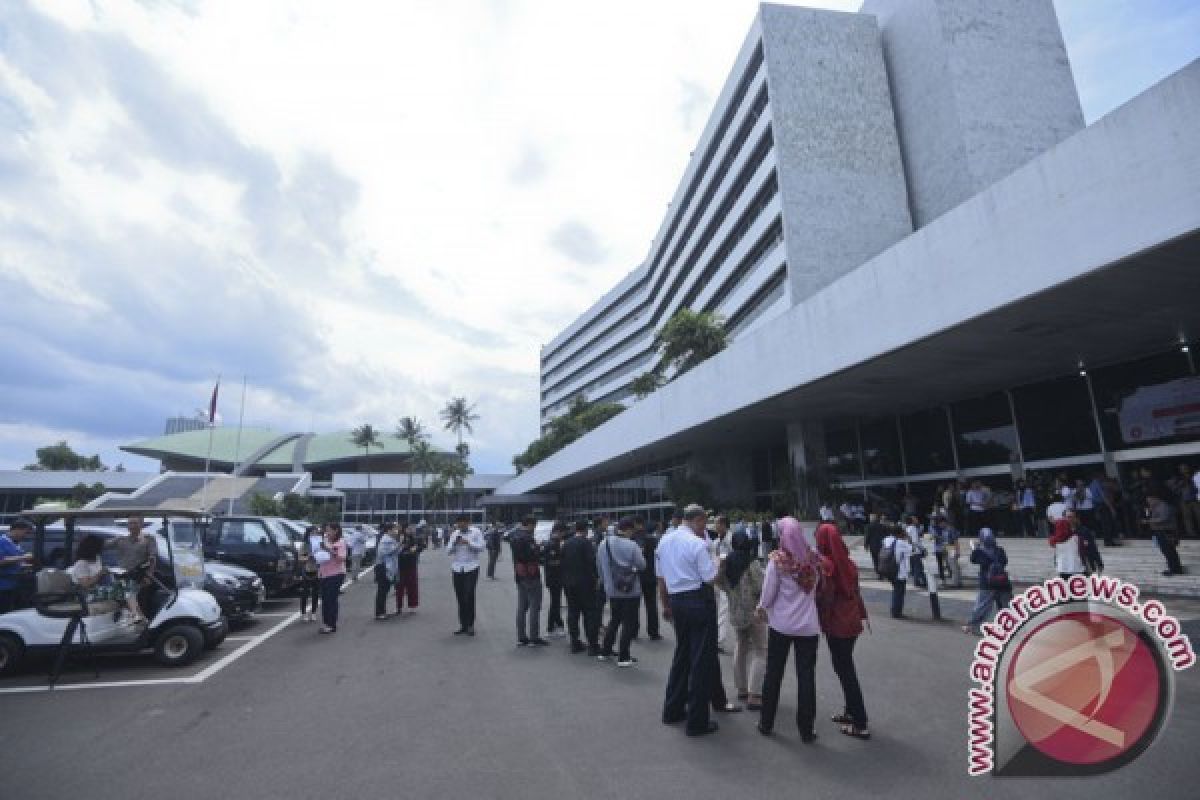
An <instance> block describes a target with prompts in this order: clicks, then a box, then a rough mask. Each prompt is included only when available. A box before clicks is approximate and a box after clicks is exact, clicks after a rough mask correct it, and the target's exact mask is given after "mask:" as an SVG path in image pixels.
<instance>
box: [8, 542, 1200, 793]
mask: <svg viewBox="0 0 1200 800" xmlns="http://www.w3.org/2000/svg"><path fill="white" fill-rule="evenodd" d="M425 561H427V562H428V563H426V564H425V565H424V566H423V572H422V579H421V608H420V611H419V612H418V613H417V614H415V615H411V616H409V615H406V616H404V617H400V618H396V617H393V618H391V619H389V620H387V621H385V622H376V621H375V620H374V619H373V614H372V603H373V599H374V586H373V585H372V584H371V583H369V578H368V581H365V582H363V583H360V584H359V585H356V586H354V587H352V588H350V589H349V590H348V592H347V593H346V594H345V595H344V596H343V615H342V622H341V624H340V625H339V630H338V633H337V634H335V635H333V636H320V635H317V633H316V629H317V626H316V625H315V624H313V623H304V622H299V621H295V620H293V619H292V618H291V615H292V614H293V613H294V612H295V610H296V607H297V606H296V604H295V602H294V601H289V602H287V603H286V604H273V605H272V607H271V608H269V609H267V613H272V614H274V613H281V614H286V615H287V616H280V617H264V618H262V619H260V620H257V621H256V622H255V623H254V624H253V625H252V626H250V627H249V628H247V629H244V630H242V631H239V632H235V633H234V634H233V635H234V636H250V637H254V638H252V639H247V640H234V641H230V642H228V643H227V644H225V645H222V646H221V647H220V648H218V650H217V651H216V652H215V653H213V654H210V655H208V656H207V657H206V658H205V659H204V662H203V663H198V664H196V665H195V666H194V667H189V668H188V669H187V670H186V673H187V674H186V676H185V675H182V674H180V673H181V672H182V671H179V672H173V671H164V670H162V669H161V668H159V667H157V666H155V665H154V664H153V662H152V661H149V663H147V664H140V665H139V664H130V663H126V661H124V660H122V661H120V662H114V663H111V664H108V663H106V664H104V665H102V667H101V678H100V681H99V682H95V679H94V678H92V677H91V675H90V673H89V674H84V675H80V674H78V671H75V672H73V673H72V676H71V679H70V680H71V685H72V686H84V685H87V684H88V683H89V682H94V683H98V684H109V685H111V686H109V687H107V688H98V689H96V690H94V691H89V690H84V689H79V690H71V691H57V690H56V691H54V692H46V691H45V690H44V689H38V690H37V691H32V692H30V691H22V692H18V693H8V694H0V721H2V723H0V752H2V753H4V759H5V763H8V764H12V765H17V768H15V769H12V770H10V771H9V773H8V775H7V776H6V780H5V783H4V784H3V786H4V790H3V791H0V796H2V797H4V798H6V799H7V798H9V797H12V798H20V800H40V799H41V798H63V797H75V796H86V797H90V798H96V797H114V798H117V797H119V798H162V797H170V798H172V800H174V799H175V798H205V800H208V799H209V798H211V797H212V796H213V795H214V794H216V795H225V796H230V797H252V798H297V797H345V796H355V795H363V796H371V795H379V794H389V795H394V796H399V797H404V798H427V797H439V798H457V797H464V796H471V795H482V796H486V797H494V798H542V797H545V798H556V799H557V798H575V797H601V798H613V799H614V800H618V799H619V800H627V798H633V797H656V798H662V797H680V796H686V797H691V798H710V797H711V798H729V797H750V796H761V797H767V796H775V795H779V796H785V795H786V796H792V795H799V796H804V797H810V798H825V797H828V798H846V797H865V796H878V795H885V794H886V795H889V796H893V797H920V798H922V800H925V799H926V798H933V799H938V798H948V799H949V798H954V799H955V800H957V799H958V798H963V797H968V796H977V797H988V798H993V797H995V798H1013V799H1014V800H1017V799H1020V800H1024V799H1025V798H1039V797H1054V798H1055V800H1061V799H1062V798H1076V797H1079V798H1083V797H1089V798H1094V797H1112V798H1128V797H1134V796H1145V797H1155V798H1189V799H1190V798H1194V797H1195V796H1196V792H1195V786H1196V785H1197V783H1198V782H1200V762H1198V761H1197V760H1196V758H1195V742H1196V741H1197V740H1198V739H1200V670H1197V669H1192V670H1189V671H1187V672H1183V673H1180V674H1179V675H1178V679H1177V682H1176V704H1175V708H1174V712H1173V714H1172V716H1171V719H1170V721H1169V727H1168V729H1167V731H1166V733H1165V734H1164V736H1163V737H1162V738H1161V739H1160V740H1159V741H1158V742H1157V743H1156V744H1155V745H1154V746H1153V747H1152V748H1151V749H1150V750H1149V751H1148V752H1147V753H1146V754H1145V755H1143V756H1142V757H1141V758H1139V759H1138V760H1137V761H1136V762H1134V763H1133V764H1131V765H1129V766H1127V767H1125V768H1123V769H1121V770H1119V771H1117V772H1114V773H1110V774H1108V775H1104V776H1100V777H1097V778H1091V779H1063V778H1058V779H1007V780H1005V779H995V778H974V779H973V778H969V777H968V776H967V774H966V761H967V759H966V753H967V746H966V741H967V738H966V707H967V703H966V696H967V695H966V693H967V689H968V686H969V679H968V672H967V669H968V667H967V665H968V663H969V659H970V655H971V651H972V648H973V647H974V643H975V640H974V639H973V638H972V637H969V636H964V635H963V634H962V633H961V632H960V631H959V630H958V623H959V622H960V621H961V617H958V618H957V619H956V618H954V617H953V615H954V614H957V613H959V611H960V610H962V608H963V607H964V606H965V602H963V601H962V600H961V599H958V598H953V597H948V598H947V600H946V602H945V603H944V604H943V605H944V611H946V613H947V615H948V616H949V617H950V618H948V619H946V620H944V621H941V622H935V621H932V620H930V619H928V606H927V603H926V602H925V598H924V597H923V596H914V597H912V598H910V600H911V603H910V606H909V610H910V612H911V613H912V614H913V618H912V619H908V620H892V619H891V618H890V617H888V616H887V613H886V605H885V604H886V598H887V594H886V592H882V591H878V590H876V589H875V588H873V587H870V586H868V588H867V590H866V592H865V594H866V599H867V603H868V606H869V609H870V611H871V614H872V629H871V632H870V633H869V634H867V635H864V636H863V637H862V639H861V641H860V643H859V647H858V649H857V650H856V660H857V661H858V665H859V673H860V677H861V680H862V683H863V686H864V691H865V695H866V702H867V707H868V711H869V713H870V715H871V728H872V733H873V738H872V740H871V741H870V742H861V741H857V740H853V739H849V738H847V737H844V736H840V735H839V734H838V733H837V730H836V728H835V727H834V726H833V725H832V724H830V722H829V715H830V714H831V713H833V712H835V711H838V710H840V704H841V698H840V690H839V687H838V684H837V681H836V678H835V677H834V675H833V674H832V670H831V669H830V667H829V657H828V651H827V650H826V649H825V648H824V646H822V648H821V650H820V653H819V655H818V663H817V676H818V677H817V700H818V717H817V725H818V732H819V734H820V738H819V739H818V741H817V743H816V744H815V745H812V746H806V745H803V744H801V743H800V741H799V736H798V735H797V732H796V730H795V727H794V725H793V724H792V723H791V718H792V714H793V710H794V698H795V689H794V684H793V682H792V678H791V676H790V675H789V676H788V677H787V679H786V680H785V684H784V693H783V701H782V703H781V708H780V713H779V723H778V725H777V728H776V733H775V735H774V736H773V737H771V738H769V739H765V738H763V737H762V736H760V735H759V734H758V733H757V731H756V730H755V724H756V722H757V715H754V714H751V713H740V714H730V715H718V719H719V722H720V723H721V730H720V731H719V732H718V733H717V734H716V735H714V736H711V737H706V738H705V739H699V740H698V739H689V738H687V737H685V736H684V735H683V734H682V732H681V731H680V730H679V729H677V728H675V727H667V726H664V725H662V724H661V722H660V720H659V716H660V713H661V703H662V693H663V687H664V684H665V677H666V672H667V668H668V664H669V660H670V656H671V652H672V643H671V639H670V636H671V632H670V628H669V626H668V627H666V628H665V629H664V635H665V636H666V637H667V638H666V639H665V640H664V641H661V642H649V641H647V640H646V639H644V638H643V639H641V640H639V641H638V642H636V643H635V645H634V655H636V656H637V657H638V658H639V659H640V663H639V664H638V666H637V667H636V668H635V669H629V670H618V669H616V668H615V667H614V666H612V665H611V664H601V663H597V662H596V661H595V660H594V659H588V658H586V657H585V656H573V655H571V654H569V652H568V650H567V646H566V643H565V641H562V640H558V641H555V642H553V643H552V646H551V647H548V648H542V649H518V648H516V647H515V646H514V644H515V634H514V630H513V627H514V626H513V617H514V609H515V589H514V586H513V583H512V580H511V571H510V567H509V566H508V564H506V563H505V564H502V565H501V568H500V570H499V573H498V574H500V575H502V576H503V577H502V579H501V580H498V581H494V582H493V581H488V580H486V579H484V580H482V581H481V582H480V586H479V618H478V624H477V628H478V632H479V635H478V636H476V637H474V638H468V637H461V636H453V635H451V631H452V630H453V628H454V627H455V622H454V600H453V594H452V592H451V587H450V581H449V577H448V575H447V574H446V569H445V562H444V559H441V558H439V557H438V555H437V554H432V557H431V556H427V557H426V559H425ZM272 629H277V630H274V632H273V633H271V631H272ZM268 633H271V635H269V636H268V635H267V634H268ZM260 637H264V638H260ZM255 641H257V642H258V644H252V643H253V642H255ZM239 654H240V655H239ZM230 656H236V658H234V659H233V660H232V661H225V659H228V658H229V657H230ZM217 665H222V666H220V668H219V669H214V667H216V666H217ZM723 671H724V675H725V683H726V688H727V689H729V690H732V688H733V686H732V682H731V681H732V669H731V666H730V664H729V660H728V659H727V658H726V659H724V661H723ZM206 673H207V674H206ZM164 674H165V675H166V678H167V680H165V681H162V682H160V683H148V682H147V681H149V680H155V679H161V678H163V676H164ZM118 676H121V680H124V681H125V682H124V683H122V682H121V680H117V677H118ZM201 676H203V677H202V679H201ZM176 679H179V680H176ZM31 681H32V682H33V683H38V682H39V681H43V682H44V675H42V676H39V675H34V674H29V675H24V676H20V677H19V678H18V679H15V680H14V681H5V682H4V683H3V686H4V688H18V687H15V686H14V685H13V683H16V682H20V683H22V684H24V685H28V684H29V682H31ZM64 765H68V766H69V768H64Z"/></svg>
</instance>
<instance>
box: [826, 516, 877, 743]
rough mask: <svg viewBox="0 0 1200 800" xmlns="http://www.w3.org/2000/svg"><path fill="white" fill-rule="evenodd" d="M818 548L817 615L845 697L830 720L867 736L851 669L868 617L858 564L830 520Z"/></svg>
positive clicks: (863, 708)
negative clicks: (860, 588) (841, 706)
mask: <svg viewBox="0 0 1200 800" xmlns="http://www.w3.org/2000/svg"><path fill="white" fill-rule="evenodd" d="M817 552H818V553H820V555H821V569H822V572H823V574H824V580H822V581H821V586H820V589H819V590H818V591H817V615H818V616H819V617H820V619H821V632H822V633H824V634H825V641H826V642H827V643H828V644H829V655H830V657H831V658H832V660H833V671H834V672H836V673H837V676H838V681H840V682H841V684H842V694H843V695H845V700H846V705H845V708H844V710H843V711H842V713H841V714H835V715H834V717H833V721H834V722H835V723H837V724H838V725H840V726H841V729H842V733H844V734H846V735H847V736H853V737H855V738H856V739H870V738H871V733H870V731H869V730H867V707H866V706H865V705H864V704H863V696H862V688H861V687H860V686H859V684H858V672H857V671H856V670H855V669H854V643H855V642H857V641H858V636H859V634H861V633H862V632H863V620H864V619H866V618H867V607H866V606H865V605H864V604H863V600H862V594H860V593H859V590H858V567H857V566H855V564H854V562H853V561H851V560H850V553H849V551H848V550H846V543H845V542H843V541H842V535H841V534H840V533H838V529H837V526H836V525H834V524H832V523H828V522H826V523H822V524H821V525H820V526H818V527H817Z"/></svg>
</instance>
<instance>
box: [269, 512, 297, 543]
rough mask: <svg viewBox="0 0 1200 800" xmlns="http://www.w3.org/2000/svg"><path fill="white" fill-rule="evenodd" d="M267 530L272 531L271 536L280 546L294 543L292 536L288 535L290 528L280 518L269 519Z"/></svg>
mask: <svg viewBox="0 0 1200 800" xmlns="http://www.w3.org/2000/svg"><path fill="white" fill-rule="evenodd" d="M267 530H269V531H270V532H271V538H273V539H274V540H275V544H277V545H279V546H280V547H288V546H290V545H291V544H292V537H291V536H289V535H288V529H287V528H286V527H284V525H283V523H282V522H280V521H279V520H277V519H269V520H267Z"/></svg>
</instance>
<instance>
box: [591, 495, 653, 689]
mask: <svg viewBox="0 0 1200 800" xmlns="http://www.w3.org/2000/svg"><path fill="white" fill-rule="evenodd" d="M632 535H633V517H622V518H621V520H620V522H618V523H617V535H616V536H606V537H604V541H603V542H601V543H600V545H599V547H598V548H597V550H596V570H597V572H599V573H600V580H601V582H602V583H603V584H604V593H605V594H606V595H608V601H609V606H610V608H611V613H610V614H609V625H608V628H607V629H606V630H605V631H604V642H603V643H602V644H601V645H600V653H599V655H597V656H596V659H597V660H598V661H608V660H609V659H611V658H613V650H612V648H613V642H614V641H616V640H617V633H618V631H619V632H620V634H621V638H620V642H619V644H618V645H617V647H618V650H617V653H616V658H617V666H618V667H632V666H633V665H634V664H636V663H637V659H636V658H634V657H633V656H632V655H630V653H629V643H630V642H631V641H632V640H633V634H634V631H636V630H637V626H638V609H639V608H641V605H642V582H641V581H640V580H639V579H638V573H639V572H641V571H642V570H645V569H646V558H645V556H643V555H642V549H641V548H640V547H638V546H637V543H636V542H634V541H632V540H631V539H630V537H631V536H632Z"/></svg>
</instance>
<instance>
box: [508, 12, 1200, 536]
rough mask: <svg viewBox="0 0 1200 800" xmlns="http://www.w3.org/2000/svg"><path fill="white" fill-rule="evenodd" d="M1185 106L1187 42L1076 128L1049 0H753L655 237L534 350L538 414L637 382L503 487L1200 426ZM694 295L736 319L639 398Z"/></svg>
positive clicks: (1095, 451) (775, 467) (1016, 474)
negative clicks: (709, 348)
mask: <svg viewBox="0 0 1200 800" xmlns="http://www.w3.org/2000/svg"><path fill="white" fill-rule="evenodd" d="M1198 124H1200V65H1198V64H1197V63H1192V64H1191V65H1189V66H1188V67H1186V68H1185V69H1183V70H1181V71H1180V72H1179V73H1177V74H1175V75H1173V76H1171V77H1169V78H1168V79H1166V80H1164V81H1163V82H1162V83H1160V84H1158V85H1157V86H1154V87H1152V88H1150V89H1149V90H1147V91H1146V92H1145V93H1143V94H1142V95H1140V96H1139V97H1137V98H1135V99H1133V100H1132V101H1130V102H1129V103H1127V104H1126V105H1125V106H1123V107H1122V108H1120V109H1117V110H1116V111H1114V112H1112V113H1111V114H1110V115H1108V116H1107V117H1105V118H1104V119H1102V120H1100V121H1098V122H1096V123H1095V124H1093V125H1092V126H1090V127H1088V128H1086V129H1085V128H1084V124H1083V115H1082V112H1081V110H1080V105H1079V100H1078V97H1077V94H1076V91H1075V86H1074V80H1073V77H1072V74H1071V68H1070V63H1069V61H1068V59H1067V54H1066V49H1065V47H1064V45H1063V40H1062V35H1061V32H1060V30H1059V27H1058V23H1057V19H1056V17H1055V14H1054V8H1053V5H1052V2H1051V0H1010V1H1009V2H1004V3H995V2H989V1H988V0H867V2H866V4H865V6H864V8H863V10H862V12H860V13H839V12H829V11H815V10H810V9H805V8H796V7H788V6H778V5H763V6H761V7H760V10H759V13H758V14H757V16H756V18H755V20H754V23H753V25H752V26H751V30H750V33H749V34H748V36H747V37H746V40H745V42H744V44H743V45H742V48H741V50H740V52H739V54H738V56H737V59H736V61H735V63H734V67H733V70H732V71H731V73H730V77H729V79H728V81H727V82H726V84H725V87H724V89H723V90H722V92H721V94H720V96H719V98H718V100H717V103H716V107H715V109H714V111H713V114H712V117H711V119H710V120H709V122H708V124H707V126H706V127H705V129H704V132H703V134H702V136H701V139H700V142H699V144H698V145H697V147H696V149H695V151H694V153H693V155H692V159H691V161H690V163H689V165H688V168H687V170H686V172H685V173H684V176H683V178H682V180H681V181H680V184H679V188H678V190H677V191H676V193H675V196H674V198H673V199H672V201H671V203H670V206H669V208H668V212H667V215H666V217H665V218H664V220H663V221H662V224H661V226H660V229H659V232H658V235H657V236H656V237H655V239H654V243H653V245H652V247H651V249H650V252H649V254H648V255H647V258H646V260H645V262H644V263H642V264H641V265H640V266H638V267H637V268H636V269H634V270H633V271H632V272H631V273H630V274H629V275H628V276H627V277H626V278H625V279H624V280H622V281H621V282H620V283H619V284H618V285H617V286H616V287H615V288H614V289H613V290H612V291H610V292H609V293H608V294H606V295H605V296H604V297H603V298H601V299H600V300H599V301H598V302H597V303H596V304H595V305H594V306H592V307H591V308H590V309H588V310H587V311H586V312H585V313H584V314H583V315H582V316H580V317H579V319H577V320H576V321H575V322H573V323H572V324H571V325H570V326H568V327H567V329H566V330H564V331H563V332H562V333H561V334H559V335H558V336H557V337H556V338H555V339H554V340H553V341H552V342H550V343H549V344H548V345H547V346H546V347H545V348H544V349H543V351H542V375H541V378H542V383H541V415H542V420H543V423H544V422H546V421H548V420H549V419H551V418H553V416H555V415H556V414H557V413H559V412H560V411H561V409H562V408H563V407H564V405H565V404H566V403H567V402H569V401H570V399H571V398H572V397H574V396H576V395H579V394H584V395H586V396H587V397H588V398H589V399H592V400H615V401H620V402H622V403H625V404H627V405H628V406H629V407H628V408H627V410H626V411H625V412H623V413H622V414H620V415H618V416H617V417H615V418H614V419H613V420H611V421H610V422H608V423H606V424H605V425H603V426H601V427H600V428H598V429H597V430H595V431H593V432H592V433H591V434H589V435H587V436H585V437H584V438H582V439H580V440H579V441H577V442H575V443H574V444H572V445H571V446H569V447H567V448H566V449H564V450H562V451H561V452H559V453H557V454H555V455H554V456H552V457H551V458H549V459H547V460H546V461H544V462H542V463H541V464H538V465H537V466H535V467H533V468H532V469H530V470H528V471H526V472H525V473H523V474H522V475H520V476H518V477H517V478H515V479H514V480H513V481H511V482H509V483H508V484H506V485H505V486H503V487H501V488H500V489H499V491H498V494H501V495H505V494H507V495H517V494H522V493H541V494H543V495H544V494H545V493H547V492H556V493H557V494H558V498H559V507H560V509H561V510H562V511H564V512H567V513H569V514H587V513H593V512H596V511H599V510H602V509H603V510H607V511H610V512H611V511H625V510H634V509H642V510H647V511H652V512H653V511H654V510H656V509H664V508H666V507H667V506H668V505H669V503H670V501H671V497H670V495H671V492H670V490H669V482H670V480H671V478H672V476H674V477H676V478H682V477H684V476H686V477H687V478H688V479H689V480H690V481H692V482H693V484H695V483H699V484H702V485H704V486H705V487H707V489H708V490H709V491H710V493H711V496H712V497H713V499H714V501H716V502H719V503H721V504H726V505H736V506H740V507H745V506H755V507H759V508H770V507H771V506H772V505H776V504H778V503H779V502H780V499H781V495H786V494H787V493H788V492H790V491H791V489H790V488H784V487H791V486H792V485H794V484H795V482H797V481H799V482H800V483H802V484H805V485H809V486H820V487H826V486H829V485H833V484H836V485H838V486H840V487H842V488H844V489H850V490H854V491H861V492H863V493H866V494H867V495H868V496H869V495H872V494H874V495H878V496H881V497H896V496H899V495H900V494H903V493H904V492H906V491H909V492H913V493H916V494H919V495H923V494H927V495H932V493H933V487H934V486H935V485H936V484H937V483H938V482H941V481H946V480H950V479H953V478H964V477H976V476H982V477H986V478H987V479H988V480H989V481H990V482H992V483H993V484H994V485H998V486H1000V487H1003V486H1005V485H1010V484H1011V481H1013V480H1014V479H1017V478H1020V477H1023V476H1025V475H1026V474H1027V473H1030V472H1037V471H1039V470H1042V471H1044V470H1055V471H1057V470H1064V469H1065V470H1069V471H1072V472H1073V473H1075V474H1091V473H1093V472H1095V471H1104V472H1107V473H1108V474H1109V475H1112V476H1120V475H1122V469H1123V468H1132V467H1134V466H1141V465H1149V466H1151V467H1152V468H1154V469H1158V468H1160V466H1161V462H1160V461H1159V460H1160V459H1164V458H1165V459H1176V458H1185V457H1187V456H1200V423H1196V424H1193V423H1194V422H1195V420H1196V419H1198V418H1200V411H1198V409H1200V378H1197V377H1195V375H1196V372H1195V368H1194V363H1193V361H1192V355H1191V353H1190V347H1189V342H1190V341H1192V338H1193V337H1194V336H1197V335H1200V312H1198V311H1196V310H1195V304H1194V303H1193V302H1192V301H1191V298H1192V296H1193V295H1194V294H1195V292H1196V290H1197V289H1200V271H1198V267H1200V261H1198V260H1197V256H1198V255H1200V253H1198V251H1200V235H1198V231H1200V137H1196V136H1195V135H1194V131H1195V130H1197V129H1200V128H1198ZM684 307H687V308H691V309H694V310H713V311H716V312H718V313H720V314H721V315H723V316H724V317H725V318H726V320H727V324H728V328H729V330H730V332H731V334H732V336H731V343H730V345H729V347H728V348H727V349H726V350H725V351H724V352H722V353H720V354H718V355H717V356H715V357H713V358H711V359H709V360H708V361H706V362H704V363H703V364H701V365H700V366H698V367H696V368H694V369H693V370H691V371H690V372H688V373H687V374H685V375H683V376H681V377H679V378H678V379H676V380H674V381H673V382H671V383H670V384H668V385H667V386H665V387H663V388H662V389H660V390H658V391H657V392H655V393H654V394H652V395H650V396H649V397H647V398H645V399H643V400H640V401H636V402H635V401H634V399H633V397H632V395H631V393H630V390H629V384H630V382H631V381H633V380H634V379H635V378H636V377H637V376H639V375H641V374H643V373H644V372H646V371H647V370H649V369H650V368H652V367H653V365H654V359H655V352H654V349H653V337H654V333H655V332H656V331H657V330H659V329H660V328H661V327H662V326H663V325H664V324H665V323H666V321H667V320H668V319H669V318H670V316H671V314H672V313H674V312H675V310H677V309H679V308H684ZM788 502H790V501H788Z"/></svg>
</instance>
